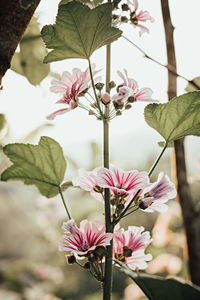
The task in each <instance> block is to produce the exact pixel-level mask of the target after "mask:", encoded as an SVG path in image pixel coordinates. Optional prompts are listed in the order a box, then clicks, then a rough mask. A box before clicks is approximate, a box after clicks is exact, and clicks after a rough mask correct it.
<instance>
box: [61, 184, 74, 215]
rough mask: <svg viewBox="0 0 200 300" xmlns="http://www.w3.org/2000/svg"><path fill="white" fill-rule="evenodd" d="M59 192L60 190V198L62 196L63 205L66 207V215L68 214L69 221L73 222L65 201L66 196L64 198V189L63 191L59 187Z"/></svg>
mask: <svg viewBox="0 0 200 300" xmlns="http://www.w3.org/2000/svg"><path fill="white" fill-rule="evenodd" d="M58 190H59V193H60V196H61V199H62V202H63V205H64V207H65V210H66V213H67V215H68V218H69V220H71V216H70V213H69V210H68V208H67V205H66V203H65V199H64V196H63V193H62V189H61V187H60V186H59V187H58Z"/></svg>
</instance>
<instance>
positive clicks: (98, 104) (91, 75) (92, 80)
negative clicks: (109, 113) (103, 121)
mask: <svg viewBox="0 0 200 300" xmlns="http://www.w3.org/2000/svg"><path fill="white" fill-rule="evenodd" d="M88 64H89V71H90V78H91V82H92V88H93V92H94V96H95V99H96V102H97V106H98V109H99V113H100V115H101V116H102V117H103V113H102V110H101V106H100V103H99V98H98V96H97V92H96V89H95V84H94V78H93V74H92V66H91V62H90V59H88Z"/></svg>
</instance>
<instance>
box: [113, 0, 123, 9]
mask: <svg viewBox="0 0 200 300" xmlns="http://www.w3.org/2000/svg"><path fill="white" fill-rule="evenodd" d="M120 2H121V0H113V7H114V8H116V9H118V4H119V3H120Z"/></svg>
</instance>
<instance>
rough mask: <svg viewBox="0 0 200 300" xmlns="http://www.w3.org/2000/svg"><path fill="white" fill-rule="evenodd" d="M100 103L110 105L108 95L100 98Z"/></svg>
mask: <svg viewBox="0 0 200 300" xmlns="http://www.w3.org/2000/svg"><path fill="white" fill-rule="evenodd" d="M101 101H102V103H103V104H104V105H107V104H109V103H110V95H109V94H108V93H105V94H103V95H102V97H101Z"/></svg>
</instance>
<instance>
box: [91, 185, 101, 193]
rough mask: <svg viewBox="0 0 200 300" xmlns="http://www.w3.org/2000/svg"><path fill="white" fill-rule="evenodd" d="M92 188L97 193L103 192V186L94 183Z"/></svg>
mask: <svg viewBox="0 0 200 300" xmlns="http://www.w3.org/2000/svg"><path fill="white" fill-rule="evenodd" d="M93 190H94V191H95V192H97V193H103V188H102V187H100V186H98V185H95V186H94V187H93Z"/></svg>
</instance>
